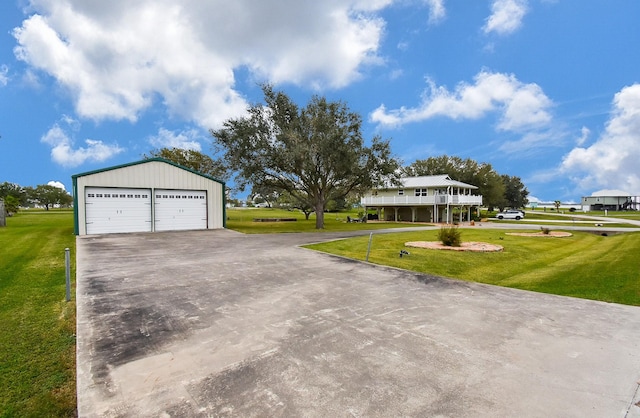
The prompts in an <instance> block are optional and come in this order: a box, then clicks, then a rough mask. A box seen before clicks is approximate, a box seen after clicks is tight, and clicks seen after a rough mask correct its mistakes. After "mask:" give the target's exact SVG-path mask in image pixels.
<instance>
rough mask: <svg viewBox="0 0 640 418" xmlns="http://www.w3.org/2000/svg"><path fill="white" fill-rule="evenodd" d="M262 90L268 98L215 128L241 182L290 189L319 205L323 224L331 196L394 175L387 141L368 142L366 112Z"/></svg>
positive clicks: (318, 222) (292, 194)
mask: <svg viewBox="0 0 640 418" xmlns="http://www.w3.org/2000/svg"><path fill="white" fill-rule="evenodd" d="M262 90H263V93H264V99H265V104H255V105H252V106H250V107H249V109H248V115H247V116H244V117H241V118H237V119H230V120H228V121H226V122H225V123H224V125H223V127H222V128H221V129H218V130H211V135H212V136H213V137H214V140H215V144H217V146H218V147H219V148H220V150H221V151H222V152H224V155H225V157H224V159H225V162H226V163H227V164H229V165H230V167H231V168H232V169H233V170H234V171H235V172H236V173H237V179H236V181H237V183H238V184H239V185H240V186H241V187H244V186H246V185H247V184H250V183H251V184H253V185H254V187H258V188H266V189H268V190H277V191H281V192H282V193H287V194H288V195H289V196H290V197H291V198H292V199H295V200H296V201H298V202H299V203H300V204H301V205H309V206H311V207H312V208H314V210H315V213H316V228H317V229H321V228H323V227H324V210H325V209H326V204H327V202H329V201H330V200H332V199H337V198H342V197H344V196H346V195H347V194H349V193H350V192H354V191H359V192H364V191H365V190H367V189H370V188H372V187H375V186H379V185H381V184H384V183H385V182H388V181H390V180H392V179H395V177H396V175H397V173H398V168H399V166H400V163H399V161H398V160H397V159H396V158H395V157H394V156H393V155H392V153H391V148H390V145H389V141H386V140H382V139H381V138H380V137H375V138H373V139H372V141H371V146H366V145H365V141H364V139H363V137H362V132H361V126H362V118H361V117H360V115H358V114H357V113H354V112H351V111H350V110H349V109H348V108H347V106H346V104H345V103H343V102H340V101H338V102H329V101H327V100H326V99H325V98H324V97H319V96H314V97H312V98H311V100H310V101H309V103H308V104H307V105H306V107H304V108H299V107H298V106H297V105H296V104H295V103H294V102H293V101H292V100H291V99H290V98H289V97H288V96H287V95H286V94H284V93H282V92H277V91H274V90H273V88H272V87H271V86H270V85H264V86H263V87H262Z"/></svg>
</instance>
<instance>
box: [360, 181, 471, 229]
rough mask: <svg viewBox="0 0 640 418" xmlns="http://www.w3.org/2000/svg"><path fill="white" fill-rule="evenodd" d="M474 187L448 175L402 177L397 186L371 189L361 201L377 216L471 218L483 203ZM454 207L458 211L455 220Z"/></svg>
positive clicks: (414, 219) (433, 219)
mask: <svg viewBox="0 0 640 418" xmlns="http://www.w3.org/2000/svg"><path fill="white" fill-rule="evenodd" d="M477 189H478V188H477V187H476V186H473V185H471V184H466V183H462V182H460V181H456V180H452V179H451V178H450V177H449V176H448V175H446V174H443V175H439V176H422V177H405V178H403V179H401V185H400V186H388V187H385V188H380V189H374V190H371V191H370V193H369V194H368V195H367V196H364V197H363V198H362V199H361V201H360V203H361V204H362V206H364V208H365V209H368V210H371V209H373V210H375V211H376V212H377V215H378V219H384V220H386V221H396V222H398V221H403V222H445V223H450V222H454V221H460V222H463V221H470V220H471V217H472V210H473V209H476V211H477V210H478V209H479V208H480V206H482V196H481V195H478V194H476V193H477ZM454 210H455V212H456V214H457V216H456V217H455V218H456V219H454Z"/></svg>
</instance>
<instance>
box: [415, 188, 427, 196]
mask: <svg viewBox="0 0 640 418" xmlns="http://www.w3.org/2000/svg"><path fill="white" fill-rule="evenodd" d="M428 194H429V193H428V191H427V189H416V196H427V195H428Z"/></svg>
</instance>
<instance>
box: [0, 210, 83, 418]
mask: <svg viewBox="0 0 640 418" xmlns="http://www.w3.org/2000/svg"><path fill="white" fill-rule="evenodd" d="M0 248H1V250H0V251H1V252H0V324H1V325H0V388H2V389H0V417H14V416H15V417H23V416H28V417H60V416H63V417H64V416H74V415H75V411H76V382H75V301H74V300H72V301H71V302H69V303H67V302H65V265H64V254H65V252H64V250H65V248H70V249H71V256H72V259H71V260H72V261H71V264H72V267H73V268H75V261H74V257H75V236H74V235H73V212H72V211H68V210H67V211H57V210H52V211H49V212H46V213H45V212H42V211H33V210H30V211H23V212H20V213H18V214H17V215H16V216H14V217H11V218H8V219H7V226H6V227H4V228H0ZM72 277H75V271H72ZM72 294H73V290H72Z"/></svg>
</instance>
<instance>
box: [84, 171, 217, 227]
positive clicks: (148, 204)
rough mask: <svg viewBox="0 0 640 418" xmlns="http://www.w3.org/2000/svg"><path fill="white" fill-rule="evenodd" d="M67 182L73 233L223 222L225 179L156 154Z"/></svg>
mask: <svg viewBox="0 0 640 418" xmlns="http://www.w3.org/2000/svg"><path fill="white" fill-rule="evenodd" d="M72 180H73V194H74V214H75V231H76V234H77V235H85V234H108V233H123V232H153V231H174V230H191V229H215V228H224V226H225V204H224V193H225V186H224V183H223V182H221V181H219V180H216V179H213V178H211V177H209V176H206V175H204V174H201V173H198V172H195V171H192V170H189V169H187V168H185V167H182V166H179V165H177V164H174V163H172V162H170V161H167V160H164V159H161V158H152V159H148V160H143V161H138V162H135V163H131V164H125V165H121V166H116V167H109V168H105V169H102V170H96V171H91V172H87V173H82V174H77V175H74V176H72Z"/></svg>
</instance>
